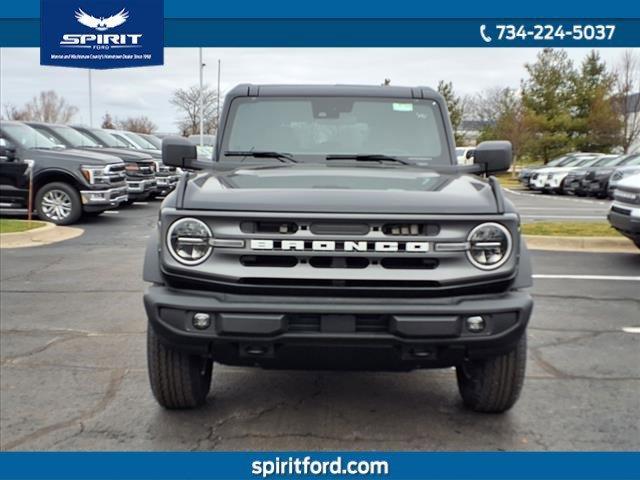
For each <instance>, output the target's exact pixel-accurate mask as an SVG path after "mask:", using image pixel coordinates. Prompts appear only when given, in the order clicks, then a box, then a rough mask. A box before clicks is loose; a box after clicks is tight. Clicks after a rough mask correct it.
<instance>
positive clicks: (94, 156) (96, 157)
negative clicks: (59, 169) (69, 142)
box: [25, 148, 122, 165]
mask: <svg viewBox="0 0 640 480" xmlns="http://www.w3.org/2000/svg"><path fill="white" fill-rule="evenodd" d="M29 158H30V159H32V160H38V159H48V160H60V161H64V162H72V163H77V164H78V165H107V164H109V163H122V160H120V158H118V157H116V156H114V155H108V154H106V153H98V152H95V151H89V150H80V149H76V148H65V149H60V150H58V149H52V150H47V149H42V148H33V149H30V150H27V151H26V152H25V159H29Z"/></svg>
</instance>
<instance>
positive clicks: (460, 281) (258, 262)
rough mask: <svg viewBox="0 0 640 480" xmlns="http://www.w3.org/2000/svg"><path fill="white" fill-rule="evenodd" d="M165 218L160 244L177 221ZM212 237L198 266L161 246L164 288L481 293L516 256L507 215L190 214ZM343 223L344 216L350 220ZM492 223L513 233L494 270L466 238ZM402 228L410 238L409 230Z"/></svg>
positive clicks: (506, 272) (499, 285) (495, 285)
mask: <svg viewBox="0 0 640 480" xmlns="http://www.w3.org/2000/svg"><path fill="white" fill-rule="evenodd" d="M182 215H184V212H176V213H175V214H168V215H165V216H164V217H163V219H162V226H163V238H164V237H165V236H166V232H167V229H168V228H169V226H170V225H171V223H172V222H173V220H174V219H175V218H178V217H180V216H182ZM194 216H196V217H197V218H199V219H200V220H202V221H204V222H206V223H207V224H208V225H209V227H210V228H211V231H212V232H213V236H214V237H215V240H214V244H213V245H214V248H213V251H212V254H211V256H210V257H209V258H208V259H207V260H206V261H205V262H203V263H201V264H199V265H197V266H193V267H187V266H184V265H181V264H179V263H178V262H177V261H176V260H175V259H173V257H172V256H171V255H170V254H169V253H168V252H167V250H166V249H163V252H162V259H163V271H164V272H165V275H167V277H168V280H169V283H171V284H175V285H179V284H180V285H182V284H185V282H186V283H187V284H190V285H191V284H194V285H196V286H195V287H193V288H200V289H203V290H217V291H227V292H238V293H241V292H246V291H252V292H256V293H265V294H267V293H272V294H278V293H283V292H284V293H286V294H287V295H289V294H297V293H300V294H306V293H309V292H313V293H318V292H323V293H324V294H331V295H352V294H353V295H372V294H374V295H375V294H376V293H375V292H376V291H379V292H387V293H388V292H390V291H392V290H394V291H395V292H394V294H400V295H436V296H437V295H438V294H439V293H438V292H444V291H445V290H451V289H461V290H460V291H462V290H464V291H465V292H468V293H472V292H478V293H480V292H484V291H486V290H488V289H491V290H496V289H497V290H500V289H504V288H505V285H506V284H505V282H507V283H508V282H510V281H511V280H512V279H513V277H514V275H515V265H516V263H517V255H518V253H517V252H519V242H518V233H517V224H518V219H517V216H516V215H515V214H503V215H486V216H478V215H466V216H463V215H460V216H440V215H423V216H420V215H418V216H415V215H412V216H409V215H397V216H396V217H397V218H389V217H388V216H383V215H364V214H360V215H358V214H356V215H349V214H307V215H300V216H299V217H297V218H295V219H294V218H293V217H294V215H293V214H288V215H287V214H284V215H282V216H276V215H273V216H268V215H266V214H263V213H260V212H254V213H240V214H238V213H237V212H213V211H212V212H207V213H206V214H202V215H194ZM350 217H351V218H350ZM490 221H493V222H500V223H501V224H502V225H504V226H505V227H507V228H508V229H509V230H510V231H511V232H512V235H513V243H514V248H513V253H512V255H511V258H510V259H509V261H507V262H506V263H505V264H504V265H503V266H501V267H500V268H498V269H497V270H494V271H483V270H480V269H478V268H476V267H474V266H473V265H472V264H471V263H470V262H469V260H468V258H467V251H466V249H467V247H468V243H467V237H468V235H469V232H470V231H471V230H472V229H473V228H474V227H476V226H477V225H478V224H480V223H483V222H490ZM407 231H408V233H407Z"/></svg>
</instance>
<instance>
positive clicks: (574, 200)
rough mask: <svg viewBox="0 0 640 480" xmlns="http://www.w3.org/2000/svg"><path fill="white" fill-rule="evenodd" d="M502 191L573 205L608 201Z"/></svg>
mask: <svg viewBox="0 0 640 480" xmlns="http://www.w3.org/2000/svg"><path fill="white" fill-rule="evenodd" d="M504 190H506V191H507V192H508V193H512V194H514V195H520V196H522V197H532V198H538V199H541V200H552V201H553V200H561V201H567V202H574V203H586V204H589V205H609V202H608V201H602V200H587V199H585V198H570V197H567V196H566V195H563V196H558V195H556V196H552V195H543V194H536V193H527V192H518V191H516V190H511V189H509V188H505V189H504Z"/></svg>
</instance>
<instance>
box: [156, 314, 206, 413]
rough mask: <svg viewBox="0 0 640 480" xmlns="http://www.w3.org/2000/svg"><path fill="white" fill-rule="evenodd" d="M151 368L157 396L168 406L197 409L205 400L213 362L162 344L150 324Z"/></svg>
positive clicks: (163, 404)
mask: <svg viewBox="0 0 640 480" xmlns="http://www.w3.org/2000/svg"><path fill="white" fill-rule="evenodd" d="M147 367H148V370H149V382H150V383H151V390H152V391H153V396H154V397H155V398H156V400H157V401H158V403H159V404H160V405H162V406H163V407H164V408H168V409H179V408H194V407H199V406H200V405H203V404H204V403H205V401H206V399H207V394H208V393H209V388H210V387H211V372H212V369H213V361H212V360H209V359H205V358H203V357H201V356H199V355H189V354H187V353H184V352H181V351H179V350H175V349H173V348H171V347H169V346H168V345H165V344H163V343H161V342H160V339H159V338H158V336H157V335H156V333H155V332H154V331H153V328H152V327H151V325H149V326H148V327H147Z"/></svg>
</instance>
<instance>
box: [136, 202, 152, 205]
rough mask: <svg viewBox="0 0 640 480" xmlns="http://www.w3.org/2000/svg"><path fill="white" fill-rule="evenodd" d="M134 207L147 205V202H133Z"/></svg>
mask: <svg viewBox="0 0 640 480" xmlns="http://www.w3.org/2000/svg"><path fill="white" fill-rule="evenodd" d="M133 204H134V205H149V202H133Z"/></svg>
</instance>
